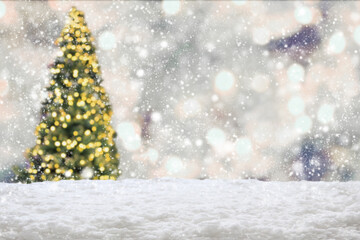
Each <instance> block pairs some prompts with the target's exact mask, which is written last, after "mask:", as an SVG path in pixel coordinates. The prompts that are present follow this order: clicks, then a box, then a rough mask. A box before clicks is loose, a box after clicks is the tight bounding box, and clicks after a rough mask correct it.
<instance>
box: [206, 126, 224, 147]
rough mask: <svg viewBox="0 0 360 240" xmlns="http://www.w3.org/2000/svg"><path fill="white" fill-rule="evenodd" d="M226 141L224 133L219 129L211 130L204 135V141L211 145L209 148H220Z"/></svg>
mask: <svg viewBox="0 0 360 240" xmlns="http://www.w3.org/2000/svg"><path fill="white" fill-rule="evenodd" d="M225 140H226V135H225V133H224V131H223V130H221V129H220V128H211V129H210V130H209V131H208V132H207V133H206V141H207V142H208V143H209V144H210V145H211V146H214V147H215V146H219V145H220V146H221V145H223V144H224V143H225Z"/></svg>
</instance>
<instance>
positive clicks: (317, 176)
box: [300, 139, 329, 181]
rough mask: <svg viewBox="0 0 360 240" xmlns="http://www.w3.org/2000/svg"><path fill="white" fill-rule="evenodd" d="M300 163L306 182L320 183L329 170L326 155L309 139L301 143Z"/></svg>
mask: <svg viewBox="0 0 360 240" xmlns="http://www.w3.org/2000/svg"><path fill="white" fill-rule="evenodd" d="M300 161H301V162H302V164H303V173H304V179H305V180H307V181H320V180H321V178H322V177H323V176H324V175H325V173H326V172H327V170H328V168H329V159H328V157H327V155H326V154H325V152H324V151H323V150H322V149H319V147H317V146H316V144H315V143H314V141H313V140H311V139H305V140H304V142H303V143H302V146H301V151H300Z"/></svg>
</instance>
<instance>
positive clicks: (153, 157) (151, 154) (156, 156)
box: [146, 148, 159, 164]
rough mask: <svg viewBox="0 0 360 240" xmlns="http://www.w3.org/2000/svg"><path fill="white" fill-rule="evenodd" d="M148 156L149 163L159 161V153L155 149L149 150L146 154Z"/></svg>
mask: <svg viewBox="0 0 360 240" xmlns="http://www.w3.org/2000/svg"><path fill="white" fill-rule="evenodd" d="M146 156H147V157H148V159H149V161H150V162H151V163H153V164H154V163H155V162H156V161H157V160H158V159H159V152H158V151H157V150H156V149H154V148H149V149H148V150H147V152H146Z"/></svg>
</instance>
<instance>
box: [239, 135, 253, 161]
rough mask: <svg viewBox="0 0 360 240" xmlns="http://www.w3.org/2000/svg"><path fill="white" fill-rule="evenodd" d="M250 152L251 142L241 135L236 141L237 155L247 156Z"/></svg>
mask: <svg viewBox="0 0 360 240" xmlns="http://www.w3.org/2000/svg"><path fill="white" fill-rule="evenodd" d="M251 152H252V143H251V140H250V139H249V138H248V137H241V138H239V139H238V140H237V141H236V153H237V154H238V156H239V157H244V156H249V154H251Z"/></svg>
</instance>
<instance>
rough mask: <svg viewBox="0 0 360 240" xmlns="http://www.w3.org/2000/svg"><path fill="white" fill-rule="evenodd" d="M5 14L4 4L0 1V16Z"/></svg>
mask: <svg viewBox="0 0 360 240" xmlns="http://www.w3.org/2000/svg"><path fill="white" fill-rule="evenodd" d="M5 14H6V5H5V3H4V2H3V1H0V18H2V17H3V16H5Z"/></svg>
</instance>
